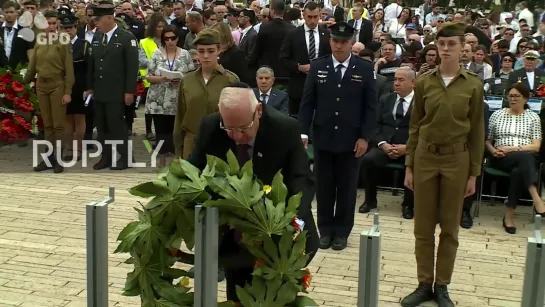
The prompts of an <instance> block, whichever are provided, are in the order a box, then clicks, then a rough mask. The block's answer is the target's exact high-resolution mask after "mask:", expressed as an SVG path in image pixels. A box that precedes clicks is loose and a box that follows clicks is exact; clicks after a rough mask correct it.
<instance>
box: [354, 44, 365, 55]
mask: <svg viewBox="0 0 545 307" xmlns="http://www.w3.org/2000/svg"><path fill="white" fill-rule="evenodd" d="M363 49H365V45H364V44H362V43H360V42H357V43H354V45H352V55H359V54H360V52H361V51H362V50H363Z"/></svg>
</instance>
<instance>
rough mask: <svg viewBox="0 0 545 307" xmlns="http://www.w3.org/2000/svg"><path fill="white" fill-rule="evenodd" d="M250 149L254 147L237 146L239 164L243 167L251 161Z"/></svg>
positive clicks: (246, 145)
mask: <svg viewBox="0 0 545 307" xmlns="http://www.w3.org/2000/svg"><path fill="white" fill-rule="evenodd" d="M250 148H252V146H250V145H248V144H238V145H237V160H238V164H239V165H240V166H241V167H242V166H243V165H244V164H245V163H246V162H248V161H249V160H250V154H249V153H248V151H249V150H250Z"/></svg>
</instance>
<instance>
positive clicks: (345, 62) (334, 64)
mask: <svg viewBox="0 0 545 307" xmlns="http://www.w3.org/2000/svg"><path fill="white" fill-rule="evenodd" d="M351 57H352V55H350V56H348V58H347V59H346V60H345V61H344V62H342V63H341V62H339V61H337V59H336V58H335V57H334V56H333V55H331V58H332V59H333V68H334V69H336V68H337V65H339V64H343V66H344V68H348V65H350V58H351Z"/></svg>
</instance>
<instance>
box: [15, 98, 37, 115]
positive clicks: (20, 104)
mask: <svg viewBox="0 0 545 307" xmlns="http://www.w3.org/2000/svg"><path fill="white" fill-rule="evenodd" d="M13 106H14V108H15V109H16V110H20V111H23V112H32V111H34V106H33V105H32V104H31V103H30V101H28V100H24V99H22V98H16V99H15V103H14V104H13Z"/></svg>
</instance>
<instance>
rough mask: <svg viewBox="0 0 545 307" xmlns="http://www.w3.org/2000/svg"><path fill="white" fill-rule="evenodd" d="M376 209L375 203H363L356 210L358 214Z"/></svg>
mask: <svg viewBox="0 0 545 307" xmlns="http://www.w3.org/2000/svg"><path fill="white" fill-rule="evenodd" d="M376 208H377V203H376V202H373V203H370V202H364V203H363V205H361V206H360V208H359V209H358V212H359V213H369V212H370V211H371V210H373V209H376Z"/></svg>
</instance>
